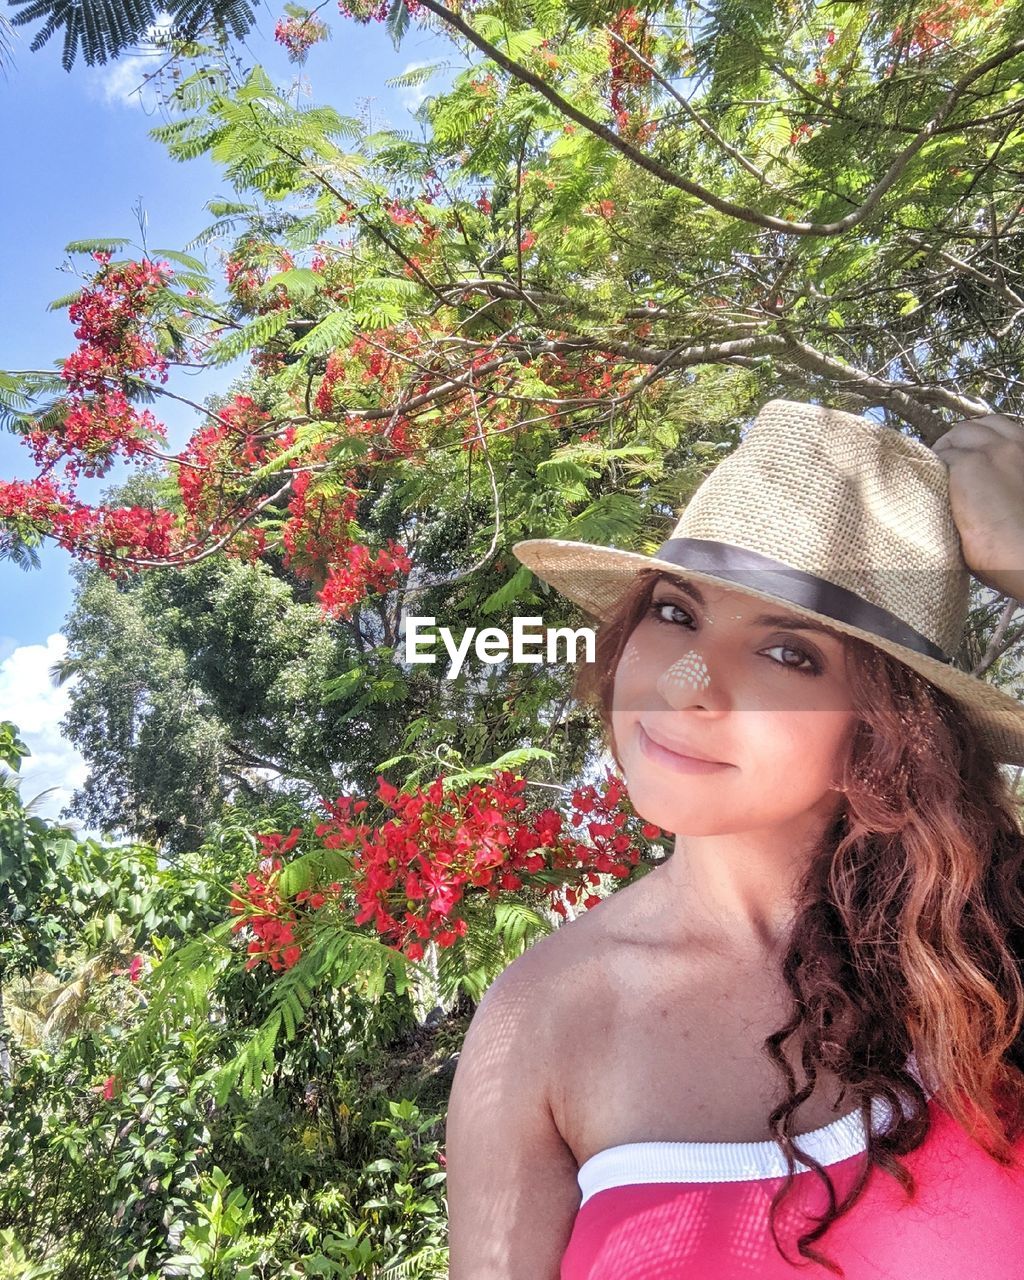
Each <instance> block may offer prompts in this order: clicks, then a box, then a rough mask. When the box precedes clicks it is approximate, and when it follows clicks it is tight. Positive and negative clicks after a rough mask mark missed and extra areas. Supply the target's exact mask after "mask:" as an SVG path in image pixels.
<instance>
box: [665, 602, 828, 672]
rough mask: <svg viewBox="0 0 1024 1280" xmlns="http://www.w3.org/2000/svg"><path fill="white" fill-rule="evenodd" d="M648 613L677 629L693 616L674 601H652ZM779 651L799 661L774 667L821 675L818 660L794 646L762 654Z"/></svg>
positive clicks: (779, 646) (780, 661)
mask: <svg viewBox="0 0 1024 1280" xmlns="http://www.w3.org/2000/svg"><path fill="white" fill-rule="evenodd" d="M673 610H674V611H675V613H677V614H682V618H683V619H684V620H685V621H680V620H679V619H678V618H673V617H672V611H673ZM649 611H650V613H652V614H653V615H654V617H655V619H656V620H657V621H658V622H662V623H664V624H665V625H667V626H670V627H678V626H680V625H682V626H688V625H692V623H693V615H692V614H690V613H689V612H688V611H687V610H686V609H684V608H683V606H682V605H680V604H676V603H675V601H674V600H653V601H652V602H651V605H650V610H649ZM779 651H781V652H783V653H791V654H796V656H797V657H798V658H799V659H800V660H801V661H800V662H799V663H796V662H787V661H786V660H785V659H784V658H783V659H778V658H773V659H772V661H773V662H774V663H775V664H776V666H779V667H786V668H788V669H789V670H790V671H798V672H799V673H800V674H801V675H820V674H821V664H820V663H819V662H818V660H817V659H816V658H814V657H813V656H812V655H811V654H810V653H807V652H805V651H804V650H803V649H801V648H799V647H797V646H795V645H790V644H776V645H772V647H771V648H770V649H763V650H762V653H776V652H779Z"/></svg>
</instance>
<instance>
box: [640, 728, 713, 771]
mask: <svg viewBox="0 0 1024 1280" xmlns="http://www.w3.org/2000/svg"><path fill="white" fill-rule="evenodd" d="M637 737H638V739H639V742H640V750H641V751H642V752H643V754H644V755H645V756H646V757H647V758H648V760H650V761H652V762H653V763H654V764H660V765H664V766H665V767H666V768H668V769H674V770H675V771H676V772H677V773H717V772H718V771H719V770H720V769H731V768H732V765H730V764H725V763H722V762H719V761H714V760H698V759H697V758H696V757H694V756H684V755H681V754H680V753H679V752H678V751H672V750H670V749H669V748H668V747H665V746H662V744H661V743H660V742H655V741H654V739H653V738H652V737H651V736H650V734H648V733H647V732H646V731H645V730H644V727H643V725H642V724H638V725H637Z"/></svg>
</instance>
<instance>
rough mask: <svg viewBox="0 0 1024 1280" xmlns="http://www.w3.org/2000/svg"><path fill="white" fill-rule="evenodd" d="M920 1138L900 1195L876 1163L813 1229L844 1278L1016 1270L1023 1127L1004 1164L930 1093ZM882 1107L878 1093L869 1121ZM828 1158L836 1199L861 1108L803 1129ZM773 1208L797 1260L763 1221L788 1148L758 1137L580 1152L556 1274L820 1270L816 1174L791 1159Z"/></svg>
mask: <svg viewBox="0 0 1024 1280" xmlns="http://www.w3.org/2000/svg"><path fill="white" fill-rule="evenodd" d="M928 1110H929V1114H930V1116H931V1121H932V1127H931V1129H930V1131H929V1133H928V1136H927V1138H926V1139H925V1141H924V1143H923V1144H922V1145H921V1146H920V1147H919V1148H918V1149H917V1150H916V1151H913V1152H911V1153H910V1154H909V1155H907V1156H901V1157H899V1158H900V1160H901V1162H902V1163H903V1164H904V1165H905V1166H906V1167H907V1168H908V1169H910V1171H911V1172H912V1173H913V1174H914V1177H915V1178H916V1179H917V1184H918V1186H917V1192H916V1195H915V1197H914V1199H913V1200H908V1199H907V1197H906V1194H905V1193H904V1191H903V1189H902V1187H901V1186H900V1185H899V1183H898V1182H896V1180H895V1179H894V1178H893V1177H892V1176H891V1175H890V1174H887V1173H886V1172H885V1171H884V1170H882V1169H879V1168H877V1167H875V1168H873V1169H872V1170H871V1173H870V1175H869V1179H868V1183H867V1186H866V1187H865V1189H864V1190H863V1192H862V1193H861V1198H860V1199H859V1200H858V1201H857V1203H856V1204H855V1205H854V1206H853V1208H852V1209H850V1210H849V1211H848V1212H847V1213H845V1214H844V1215H843V1216H842V1217H841V1218H839V1219H838V1220H837V1221H835V1222H833V1223H832V1225H831V1226H830V1227H829V1228H828V1230H827V1231H826V1232H825V1234H824V1235H823V1236H822V1237H820V1238H819V1239H818V1240H817V1241H816V1242H815V1247H816V1248H817V1249H818V1250H820V1251H821V1252H823V1253H824V1254H825V1255H826V1256H827V1257H829V1258H830V1259H831V1260H832V1261H833V1262H838V1263H839V1264H840V1265H841V1266H842V1267H843V1269H844V1271H845V1273H846V1280H1024V1138H1022V1139H1021V1140H1020V1141H1019V1142H1018V1143H1017V1144H1016V1145H1015V1147H1014V1154H1015V1156H1016V1157H1017V1160H1018V1161H1019V1166H1018V1167H1016V1168H1013V1169H1006V1168H1003V1167H1002V1166H1001V1165H1000V1164H998V1163H997V1162H996V1161H995V1160H993V1159H992V1157H991V1156H989V1155H988V1154H987V1153H986V1152H985V1151H984V1150H982V1148H981V1147H980V1146H978V1145H977V1143H976V1142H974V1141H973V1140H972V1139H971V1138H970V1137H969V1136H968V1135H967V1133H966V1132H965V1131H964V1130H963V1129H962V1128H961V1127H960V1126H959V1125H958V1124H957V1123H956V1121H955V1120H954V1119H953V1118H952V1116H951V1115H950V1113H949V1112H948V1111H947V1110H946V1109H945V1108H944V1107H942V1106H941V1105H940V1104H939V1103H938V1102H937V1100H936V1099H935V1097H934V1096H931V1095H929V1101H928ZM889 1117H890V1112H889V1109H888V1107H887V1106H886V1105H885V1104H884V1103H883V1102H882V1100H881V1099H877V1098H876V1099H875V1101H874V1104H873V1108H872V1121H871V1123H872V1129H873V1130H874V1132H876V1133H878V1132H883V1131H884V1129H885V1128H886V1127H887V1120H888V1118H889ZM799 1145H800V1146H801V1147H803V1148H804V1149H805V1150H806V1151H807V1152H808V1154H809V1155H811V1156H813V1157H814V1158H815V1159H816V1160H818V1161H819V1162H820V1163H821V1164H823V1165H827V1166H828V1173H829V1176H830V1177H831V1179H832V1181H833V1184H834V1185H835V1187H836V1195H837V1199H841V1198H842V1196H843V1195H844V1194H845V1192H846V1191H848V1190H849V1188H850V1186H851V1185H852V1184H853V1181H854V1180H855V1178H856V1176H857V1174H858V1173H859V1172H860V1170H861V1168H862V1166H863V1161H864V1160H865V1159H866V1158H867V1157H866V1155H865V1154H864V1153H865V1151H866V1149H867V1135H866V1132H865V1129H864V1124H863V1122H862V1120H861V1118H860V1115H859V1113H857V1112H853V1113H851V1114H849V1115H845V1116H841V1117H840V1118H839V1119H838V1120H835V1121H833V1122H832V1123H831V1124H828V1125H825V1126H824V1127H823V1128H821V1129H816V1130H815V1131H814V1132H813V1133H810V1134H804V1135H803V1136H802V1138H801V1139H800V1140H799ZM796 1167H797V1174H796V1178H795V1180H794V1185H793V1187H791V1188H790V1191H789V1192H788V1193H787V1197H786V1200H784V1201H783V1204H782V1206H781V1208H780V1211H779V1214H778V1216H777V1218H776V1223H777V1230H778V1234H779V1237H780V1239H781V1241H782V1243H783V1245H784V1247H785V1248H786V1251H787V1253H788V1254H789V1256H790V1257H791V1258H794V1259H796V1260H797V1261H798V1262H802V1266H801V1267H799V1268H797V1267H794V1266H791V1265H789V1264H788V1263H786V1262H785V1261H784V1259H783V1258H782V1257H781V1255H780V1254H779V1252H778V1250H777V1249H776V1247H775V1243H774V1241H773V1240H772V1237H771V1232H770V1230H769V1227H768V1209H769V1204H770V1201H771V1196H772V1193H773V1192H774V1191H775V1190H776V1189H777V1188H778V1187H779V1186H781V1185H782V1184H783V1182H784V1181H785V1172H786V1161H785V1157H784V1156H783V1154H782V1152H781V1151H780V1150H779V1148H778V1146H777V1145H776V1144H775V1143H774V1142H771V1141H767V1142H634V1143H629V1144H626V1145H623V1146H618V1147H610V1148H608V1149H607V1150H605V1151H599V1152H598V1153H597V1155H595V1156H593V1157H591V1159H589V1160H587V1161H585V1162H584V1163H583V1164H582V1165H581V1166H580V1169H579V1173H578V1175H577V1180H578V1182H579V1185H580V1190H581V1192H582V1193H583V1200H582V1202H581V1205H580V1208H579V1211H578V1213H577V1215H576V1220H575V1222H574V1224H573V1231H572V1235H571V1237H570V1240H569V1245H568V1248H567V1249H566V1252H565V1255H564V1257H563V1259H562V1264H561V1271H560V1280H754V1278H755V1277H756V1280H799V1277H800V1276H801V1274H803V1275H806V1276H807V1277H809V1280H824V1278H825V1277H826V1276H832V1275H834V1273H833V1272H830V1271H828V1270H827V1269H826V1268H825V1267H822V1266H820V1265H819V1264H818V1263H814V1262H803V1260H802V1258H801V1255H800V1254H799V1253H798V1251H797V1249H796V1240H797V1237H798V1236H799V1235H800V1234H802V1233H803V1232H804V1231H806V1230H808V1229H809V1228H810V1227H811V1226H812V1225H813V1219H812V1218H811V1216H810V1215H817V1214H820V1213H822V1212H823V1211H824V1209H825V1208H826V1206H827V1198H826V1192H825V1187H824V1186H823V1184H822V1182H821V1179H820V1178H819V1177H818V1176H817V1175H816V1174H815V1173H814V1172H813V1171H811V1170H810V1169H809V1168H807V1167H806V1166H803V1167H802V1166H801V1164H800V1163H799V1162H798V1163H797V1166H796Z"/></svg>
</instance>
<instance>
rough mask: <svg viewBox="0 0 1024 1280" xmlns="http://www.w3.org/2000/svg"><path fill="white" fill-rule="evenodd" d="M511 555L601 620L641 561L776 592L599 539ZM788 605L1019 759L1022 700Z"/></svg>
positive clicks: (757, 595) (1003, 758)
mask: <svg viewBox="0 0 1024 1280" xmlns="http://www.w3.org/2000/svg"><path fill="white" fill-rule="evenodd" d="M512 551H513V554H514V555H515V556H516V558H517V559H518V560H519V561H520V562H521V563H522V564H524V565H525V566H526V567H527V568H528V569H529V570H530V571H531V572H532V573H534V574H536V575H537V577H538V578H540V579H541V580H542V581H544V582H546V583H548V584H549V585H550V586H552V587H554V589H555V590H556V591H557V592H559V594H560V595H564V596H566V597H567V598H568V599H569V600H572V601H574V602H575V603H576V604H578V605H579V606H580V607H581V608H582V609H583V610H584V611H585V612H587V613H589V614H591V615H592V616H593V617H595V618H597V619H598V620H600V621H604V620H606V619H607V618H609V617H611V616H612V615H613V614H614V612H615V610H616V607H617V605H618V603H619V601H620V600H621V599H622V598H623V596H624V595H625V594H626V592H627V591H628V590H629V588H630V586H631V585H632V582H633V580H634V578H635V577H636V575H637V574H638V573H639V572H640V571H641V570H643V569H657V570H660V571H662V572H664V573H667V574H669V575H671V576H672V577H676V578H689V579H693V580H695V581H697V582H705V583H707V584H708V585H711V586H714V585H717V586H722V585H727V586H728V587H729V588H730V589H731V590H734V591H739V592H742V593H743V594H744V595H748V596H751V597H753V598H754V599H757V600H764V601H767V602H770V603H774V604H778V603H779V602H780V601H779V597H778V596H777V595H772V594H771V593H769V592H765V591H758V590H757V589H756V588H755V587H749V586H746V585H741V584H739V583H734V582H728V583H723V579H722V578H720V577H718V576H717V575H715V574H711V573H706V572H704V571H702V570H697V569H688V568H685V567H683V566H680V565H678V564H674V563H672V562H671V561H668V560H659V559H658V557H657V556H647V555H643V554H642V553H641V552H638V551H622V550H620V549H618V548H617V547H599V546H595V545H593V544H591V543H588V542H568V541H564V540H563V539H561V538H530V539H527V540H526V541H523V542H517V543H516V544H515V546H514V547H513V548H512ZM784 603H785V606H786V609H787V611H788V612H791V613H793V614H794V615H796V616H799V617H802V618H810V619H813V620H814V621H816V622H820V623H821V624H822V625H823V626H828V627H831V628H832V629H834V630H835V631H838V632H842V633H843V634H845V635H850V636H856V637H857V638H858V639H861V640H866V641H867V642H868V643H869V644H872V645H874V646H875V647H876V648H878V649H881V650H883V652H885V653H888V654H890V655H891V656H892V657H894V658H896V659H897V660H898V661H900V662H902V663H904V664H905V665H906V666H908V667H910V668H911V669H912V670H914V671H916V672H917V673H918V675H921V676H923V677H924V678H925V679H926V680H928V681H930V682H931V683H932V684H934V685H936V686H937V687H938V688H940V689H942V690H943V692H945V693H947V694H949V696H950V697H951V698H954V699H955V700H956V701H957V702H958V703H959V704H960V705H961V706H962V708H963V710H964V714H965V715H967V716H968V717H969V719H970V720H971V722H972V723H973V724H974V726H975V727H976V729H977V731H978V734H979V736H980V737H981V738H982V740H983V741H984V742H985V744H986V745H987V746H988V747H989V749H990V750H991V751H992V754H993V755H994V757H995V758H996V760H998V761H999V762H1001V763H1004V764H1024V705H1022V704H1021V703H1020V702H1018V701H1017V699H1016V698H1014V697H1011V696H1010V695H1009V694H1007V693H1003V692H1002V691H1001V690H999V689H997V688H996V687H995V686H994V685H992V684H990V683H989V682H988V681H986V680H981V679H979V678H978V677H977V676H973V675H971V674H970V673H969V672H967V671H963V670H961V669H960V668H959V667H954V666H951V665H949V664H948V663H944V662H939V661H937V660H936V659H935V658H929V657H928V656H927V655H925V654H922V653H917V652H916V651H915V650H913V649H908V648H907V647H906V646H905V645H901V644H898V643H897V642H896V641H894V640H889V639H886V638H885V637H883V636H879V635H876V634H875V633H874V632H871V631H865V630H864V629H863V628H861V627H855V626H852V625H850V624H849V623H845V622H840V621H837V620H836V619H835V618H831V617H827V616H825V615H824V614H821V613H817V612H815V611H814V610H813V609H808V608H805V607H804V606H802V605H797V604H793V603H791V602H790V601H788V600H786V601H784Z"/></svg>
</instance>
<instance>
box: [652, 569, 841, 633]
mask: <svg viewBox="0 0 1024 1280" xmlns="http://www.w3.org/2000/svg"><path fill="white" fill-rule="evenodd" d="M657 585H658V586H669V587H677V588H678V589H679V590H680V591H681V592H682V593H683V595H687V596H689V597H690V598H691V599H692V600H693V601H694V603H695V604H699V605H700V607H701V608H702V609H703V608H706V607H707V606H706V603H705V600H704V597H703V595H702V594H701V592H700V590H699V589H698V588H697V587H696V586H694V585H693V583H691V582H685V581H683V580H682V579H676V578H672V579H669V578H662V579H661V580H660V581H659V583H658V584H657ZM749 624H750V626H752V627H786V628H787V629H788V630H790V631H816V632H817V633H818V634H819V635H822V636H827V637H828V638H829V639H833V640H834V639H835V635H834V633H833V632H831V631H829V629H828V628H827V627H822V626H819V625H818V624H817V623H815V622H810V621H809V620H808V619H806V618H798V617H797V616H796V615H795V614H787V613H759V614H758V615H757V617H755V618H751V619H750V620H749Z"/></svg>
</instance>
